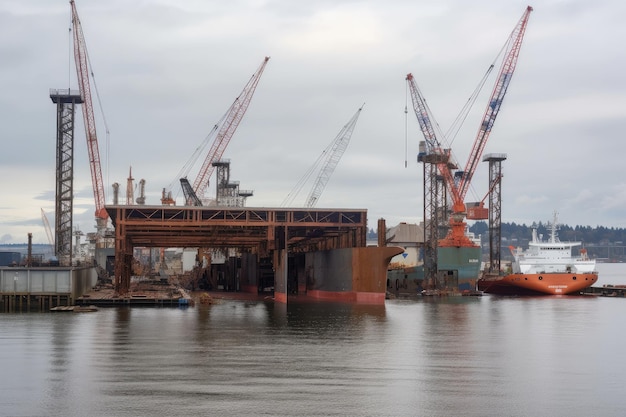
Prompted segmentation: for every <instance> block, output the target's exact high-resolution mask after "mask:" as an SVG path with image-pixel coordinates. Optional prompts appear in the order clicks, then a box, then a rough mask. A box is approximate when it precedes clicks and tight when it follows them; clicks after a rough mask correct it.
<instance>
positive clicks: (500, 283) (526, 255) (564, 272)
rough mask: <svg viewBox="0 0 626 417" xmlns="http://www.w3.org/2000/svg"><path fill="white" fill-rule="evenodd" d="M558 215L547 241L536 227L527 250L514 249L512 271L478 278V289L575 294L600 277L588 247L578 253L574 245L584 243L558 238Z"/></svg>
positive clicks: (497, 291) (520, 292) (494, 292)
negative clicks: (573, 253)
mask: <svg viewBox="0 0 626 417" xmlns="http://www.w3.org/2000/svg"><path fill="white" fill-rule="evenodd" d="M556 232H557V216H556V213H554V219H553V221H552V223H551V224H550V237H549V239H548V240H547V241H544V240H543V239H542V238H541V236H538V235H537V228H536V227H535V228H533V231H532V240H531V242H529V247H528V249H527V250H526V251H523V250H522V249H521V248H519V247H518V248H511V252H512V253H513V257H514V260H513V262H512V264H511V273H510V274H508V275H505V276H486V277H484V278H481V279H480V280H479V281H478V289H479V290H481V291H484V292H486V293H492V294H519V295H524V294H550V295H565V294H576V293H579V292H580V291H581V290H583V289H584V288H587V287H590V286H592V285H593V284H595V283H596V282H597V280H598V273H597V271H596V261H595V260H593V259H589V257H588V256H587V251H586V249H584V248H582V249H581V250H580V255H579V256H573V255H572V248H574V247H576V246H580V245H581V242H561V241H560V240H559V238H558V237H557V233H556Z"/></svg>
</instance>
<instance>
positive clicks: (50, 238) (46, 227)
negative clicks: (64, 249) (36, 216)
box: [41, 209, 56, 252]
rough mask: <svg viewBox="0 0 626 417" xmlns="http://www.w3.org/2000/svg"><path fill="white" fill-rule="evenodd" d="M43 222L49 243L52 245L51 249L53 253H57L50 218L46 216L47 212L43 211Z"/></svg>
mask: <svg viewBox="0 0 626 417" xmlns="http://www.w3.org/2000/svg"><path fill="white" fill-rule="evenodd" d="M41 221H42V222H43V228H44V229H46V236H48V243H50V247H51V248H52V251H53V252H54V251H55V248H56V247H55V245H54V237H53V236H52V229H50V222H49V221H48V216H46V212H45V211H43V209H41Z"/></svg>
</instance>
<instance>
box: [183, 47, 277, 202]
mask: <svg viewBox="0 0 626 417" xmlns="http://www.w3.org/2000/svg"><path fill="white" fill-rule="evenodd" d="M269 59H270V57H269V56H267V57H265V59H264V60H263V63H262V64H261V66H260V67H259V69H258V70H257V71H256V72H255V73H254V74H253V75H252V77H251V78H250V81H248V83H247V84H246V86H245V87H244V89H243V91H242V92H241V94H240V95H239V96H238V97H237V98H236V99H235V101H234V102H233V104H232V105H231V106H230V108H229V110H228V112H227V115H226V119H225V120H224V123H223V124H222V127H221V129H220V130H219V132H218V133H217V135H216V137H215V139H214V140H213V144H212V145H211V149H209V153H208V154H207V156H206V158H205V159H204V162H203V164H202V167H201V168H200V171H199V172H198V176H197V177H196V179H195V181H194V182H193V189H194V191H195V193H196V196H198V198H200V199H202V198H203V197H204V194H205V191H206V189H207V188H208V186H209V179H210V178H211V174H213V170H214V166H213V162H217V161H219V160H220V158H221V157H222V155H223V154H224V150H225V149H226V146H228V143H229V142H230V139H231V138H232V136H233V134H234V133H235V130H236V129H237V127H238V126H239V123H240V122H241V119H243V116H244V114H245V113H246V110H247V109H248V106H249V105H250V100H252V96H253V95H254V91H255V90H256V87H257V84H258V83H259V80H260V78H261V75H262V74H263V70H264V69H265V66H266V65H267V61H269Z"/></svg>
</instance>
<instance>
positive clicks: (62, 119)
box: [50, 89, 83, 266]
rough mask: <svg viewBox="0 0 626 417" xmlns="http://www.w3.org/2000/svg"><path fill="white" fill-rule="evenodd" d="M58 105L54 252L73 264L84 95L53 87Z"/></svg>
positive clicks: (62, 261)
mask: <svg viewBox="0 0 626 417" xmlns="http://www.w3.org/2000/svg"><path fill="white" fill-rule="evenodd" d="M50 99H51V100H52V102H53V103H55V104H56V106H57V140H56V149H57V150H56V194H55V216H54V236H55V239H54V242H55V243H54V253H55V255H56V256H57V258H58V259H59V264H60V265H61V266H69V265H71V263H72V221H73V220H72V211H73V200H74V190H73V184H74V119H75V118H74V115H75V109H76V104H80V103H82V102H83V101H82V99H81V95H80V93H79V92H78V91H74V90H69V89H66V90H55V89H51V90H50Z"/></svg>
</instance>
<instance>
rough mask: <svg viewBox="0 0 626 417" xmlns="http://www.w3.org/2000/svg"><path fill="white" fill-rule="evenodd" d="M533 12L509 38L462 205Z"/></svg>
mask: <svg viewBox="0 0 626 417" xmlns="http://www.w3.org/2000/svg"><path fill="white" fill-rule="evenodd" d="M532 11H533V8H532V7H531V6H528V7H527V8H526V11H525V12H524V14H523V15H522V18H521V19H520V21H519V22H518V24H517V26H516V27H515V29H513V32H512V33H511V36H510V37H509V41H508V46H507V52H506V55H505V58H504V61H503V62H502V67H501V68H500V74H499V75H498V80H497V82H496V85H495V86H494V88H493V92H492V93H491V98H490V99H489V102H488V104H487V108H486V109H485V115H484V116H483V120H482V123H481V124H480V127H479V129H478V134H477V136H476V139H475V141H474V145H473V147H472V152H471V153H470V156H469V159H468V160H467V165H466V166H465V170H464V171H463V176H462V177H461V181H460V182H459V186H458V188H459V192H458V194H457V196H458V198H459V200H458V202H460V203H462V202H463V200H464V199H465V195H466V194H467V190H468V189H469V185H470V183H471V181H472V176H473V175H474V171H476V167H477V166H478V162H479V159H480V157H481V155H482V153H483V150H484V149H485V145H486V144H487V139H488V138H489V133H491V128H492V127H493V124H494V122H495V120H496V116H497V115H498V112H499V111H500V107H501V106H502V100H503V99H504V95H505V94H506V90H507V88H508V87H509V83H510V82H511V78H512V77H513V72H514V71H515V66H516V65H517V58H518V56H519V51H520V48H521V47H522V40H523V38H524V32H525V31H526V26H527V24H528V18H529V17H530V12H532Z"/></svg>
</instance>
